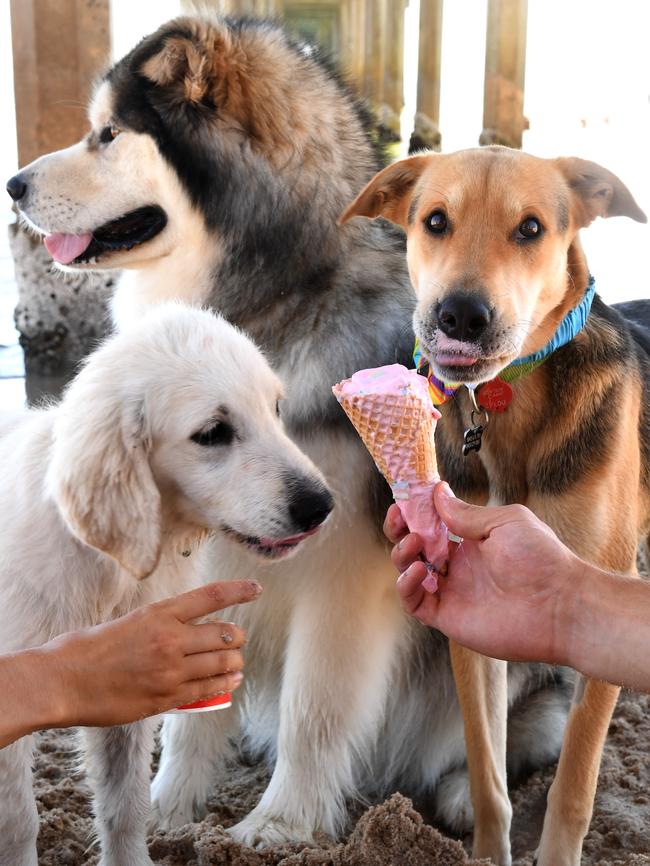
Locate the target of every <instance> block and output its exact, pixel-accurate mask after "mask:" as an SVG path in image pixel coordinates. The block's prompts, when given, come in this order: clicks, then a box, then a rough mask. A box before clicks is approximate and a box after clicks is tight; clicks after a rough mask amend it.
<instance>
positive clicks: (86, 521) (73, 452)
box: [48, 395, 161, 580]
mask: <svg viewBox="0 0 650 866" xmlns="http://www.w3.org/2000/svg"><path fill="white" fill-rule="evenodd" d="M71 396H72V395H71ZM70 404H72V405H70ZM81 404H82V401H81V400H74V401H73V400H68V399H66V400H64V402H63V404H62V405H61V407H60V410H59V412H60V414H59V417H58V418H57V419H56V422H55V426H54V442H53V449H52V459H51V461H50V467H49V470H48V486H49V489H50V491H51V493H52V494H53V496H54V499H55V500H56V502H57V505H58V507H59V510H60V512H61V514H62V516H63V518H64V519H65V521H66V523H67V524H68V526H69V528H70V530H71V531H72V532H73V533H74V535H76V536H77V538H79V539H80V540H81V541H83V542H84V543H85V544H87V545H89V546H90V547H94V548H96V549H97V550H101V551H102V552H103V553H106V554H108V555H109V556H110V557H112V558H113V559H115V560H116V561H117V562H119V564H120V565H121V566H122V567H123V568H125V569H127V570H128V571H129V572H131V574H133V575H134V577H136V578H137V579H138V580H141V579H142V578H144V577H147V576H148V575H149V574H151V572H152V571H153V570H154V568H155V567H156V564H157V563H158V559H159V556H160V545H161V527H160V522H161V514H160V492H159V491H158V487H157V485H156V483H155V481H154V478H153V475H152V473H151V469H150V467H149V454H148V443H147V441H146V438H145V436H144V431H143V425H142V422H141V419H139V418H138V417H136V416H135V415H134V417H132V418H130V419H122V420H120V417H119V412H110V411H102V412H101V414H96V415H94V414H93V407H92V404H90V406H89V408H86V411H85V412H84V408H85V407H84V406H83V405H81ZM104 408H107V407H104ZM75 409H81V414H80V413H79V412H78V411H75Z"/></svg>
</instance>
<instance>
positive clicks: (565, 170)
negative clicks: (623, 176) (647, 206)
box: [556, 157, 648, 226]
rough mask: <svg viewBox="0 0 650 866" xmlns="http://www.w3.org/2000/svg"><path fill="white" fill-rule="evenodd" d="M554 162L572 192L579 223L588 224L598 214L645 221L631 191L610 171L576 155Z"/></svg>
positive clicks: (645, 218)
mask: <svg viewBox="0 0 650 866" xmlns="http://www.w3.org/2000/svg"><path fill="white" fill-rule="evenodd" d="M556 164H557V166H558V167H559V169H560V171H561V172H562V174H563V175H564V177H565V178H566V180H567V182H568V184H569V186H570V187H571V189H572V191H573V194H574V197H575V202H576V205H577V208H576V218H577V221H578V223H579V225H582V226H587V225H589V223H590V222H592V220H594V219H596V217H599V216H600V217H614V216H627V217H630V218H631V219H633V220H636V221H637V222H640V223H645V222H647V221H648V219H647V217H646V215H645V214H644V212H643V211H642V210H641V208H640V207H639V205H638V204H637V203H636V201H635V200H634V198H633V196H632V193H631V192H630V191H629V189H628V188H627V187H626V186H625V184H624V183H623V181H621V180H620V179H619V178H618V177H616V175H615V174H613V173H612V172H611V171H608V170H607V169H606V168H603V167H602V166H601V165H598V163H596V162H590V161H589V160H586V159H579V158H578V157H560V158H559V159H557V160H556Z"/></svg>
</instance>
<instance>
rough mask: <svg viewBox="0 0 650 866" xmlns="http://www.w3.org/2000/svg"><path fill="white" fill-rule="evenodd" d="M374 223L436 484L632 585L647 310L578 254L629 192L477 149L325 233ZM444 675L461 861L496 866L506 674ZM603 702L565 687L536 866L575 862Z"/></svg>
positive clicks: (468, 667)
mask: <svg viewBox="0 0 650 866" xmlns="http://www.w3.org/2000/svg"><path fill="white" fill-rule="evenodd" d="M380 215H381V216H384V217H387V218H388V219H390V220H392V221H393V222H396V223H398V224H400V225H401V226H403V227H404V228H405V229H406V232H407V244H408V264H409V270H410V275H411V280H412V283H413V285H414V287H415V290H416V294H417V297H418V305H417V310H416V313H415V318H414V321H415V330H416V333H417V336H418V338H419V340H420V343H421V347H422V352H423V354H424V356H425V357H426V359H427V360H428V361H429V362H430V366H431V371H432V374H433V376H434V384H436V383H437V385H438V387H439V389H440V392H441V399H442V400H444V399H445V395H444V391H445V388H446V390H447V395H446V396H447V397H449V396H450V395H452V394H453V397H454V399H447V400H446V402H445V404H444V406H443V407H442V411H443V421H442V422H441V423H440V424H439V425H438V431H439V437H438V439H437V443H436V445H437V450H438V456H439V460H440V464H441V472H442V474H443V476H444V477H445V478H446V479H447V480H448V481H449V482H450V484H451V485H452V487H453V488H454V489H455V490H456V491H457V492H458V494H459V495H462V496H463V497H466V498H470V499H473V500H474V501H476V502H488V501H489V502H491V503H492V504H498V503H503V504H505V503H525V504H526V505H527V506H529V507H530V508H532V510H533V511H535V513H536V514H538V515H539V516H540V517H541V518H542V519H543V520H545V521H546V522H547V523H549V524H550V525H551V526H552V527H553V528H554V529H555V531H556V532H557V533H558V535H559V536H560V537H561V538H562V539H563V540H564V541H565V542H566V543H567V544H569V545H570V546H571V547H572V548H573V549H574V550H575V551H576V552H577V553H578V554H579V555H580V556H582V557H584V558H585V559H588V560H590V561H592V562H594V563H596V564H598V565H600V566H603V567H604V568H607V569H609V570H611V571H617V572H626V573H633V572H634V571H635V553H636V547H637V540H638V538H639V536H640V535H645V534H647V532H648V529H649V527H650V498H649V497H650V449H649V445H648V437H647V435H645V431H646V430H647V429H648V422H649V421H650V392H649V390H648V381H649V377H650V360H649V357H650V356H649V355H648V350H649V348H650V344H649V343H648V342H647V339H646V338H645V336H644V334H643V329H642V328H639V327H638V320H639V319H643V317H644V315H645V314H646V312H647V310H646V308H645V305H644V303H643V302H637V303H635V304H629V305H622V307H621V312H619V311H618V310H616V309H614V308H611V307H608V306H607V305H606V304H604V303H603V302H602V301H601V300H600V299H599V298H598V296H597V295H596V296H595V297H594V293H593V284H592V282H591V280H590V276H589V271H588V269H587V263H586V260H585V256H584V253H583V251H582V248H581V245H580V240H579V230H580V229H581V228H583V227H585V226H587V225H589V223H591V222H592V220H593V219H594V218H595V217H597V216H602V217H611V216H628V217H631V218H632V219H635V220H637V221H639V222H645V221H646V217H645V215H644V214H643V212H642V211H641V210H640V208H639V207H638V205H637V204H636V202H635V201H634V199H633V198H632V196H631V194H630V192H629V191H628V190H627V188H626V187H625V186H624V185H623V184H622V183H621V181H620V180H619V179H618V178H617V177H615V176H614V175H613V174H611V172H609V171H607V170H605V169H604V168H601V167H600V166H598V165H596V164H594V163H591V162H586V161H584V160H581V159H572V158H561V159H554V160H547V159H538V158H535V157H532V156H528V155H526V154H523V153H520V152H518V151H513V150H508V149H506V148H498V147H490V148H485V149H481V150H468V151H463V152H460V153H455V154H450V155H441V156H438V155H432V154H430V155H420V156H415V157H412V158H411V159H407V160H404V161H402V162H398V163H396V164H394V165H392V166H390V167H389V168H387V169H384V171H382V172H380V173H379V174H378V175H377V176H376V177H375V178H374V179H373V180H372V181H371V182H370V183H369V184H368V186H367V187H366V188H365V189H364V190H363V192H362V193H361V194H360V195H359V197H358V198H357V199H356V201H355V202H354V203H353V204H352V205H350V207H349V208H348V209H347V210H346V211H345V213H344V215H343V218H342V221H343V222H345V221H346V220H348V219H349V218H350V217H353V216H366V217H376V216H380ZM592 298H593V303H592ZM647 307H650V304H648V305H647ZM625 316H627V317H628V318H629V319H631V320H632V321H628V320H627V319H626V318H625ZM586 317H587V318H586ZM585 318H586V323H585ZM634 319H637V323H635V322H634V321H633V320H634ZM583 326H584V327H583ZM522 360H523V361H525V363H523V364H522V363H521V362H522ZM513 362H514V364H513ZM499 374H501V377H502V378H503V380H506V382H507V387H506V388H505V389H503V390H502V394H503V393H505V394H506V398H505V400H504V401H503V402H502V405H500V406H499V407H498V408H499V409H501V410H505V411H500V412H498V413H493V414H491V415H490V417H489V423H487V426H486V418H485V416H484V415H483V413H482V407H481V403H482V402H485V403H490V402H493V401H494V398H495V393H496V391H495V387H497V386H498V387H499V388H501V387H502V386H501V385H500V384H498V385H497V386H495V387H492V388H488V390H487V391H484V392H482V390H481V388H480V387H474V386H477V385H478V386H480V383H487V382H488V381H490V380H494V379H495V377H497V376H498V375H499ZM451 383H453V384H451ZM463 384H465V385H470V386H472V387H467V388H466V387H462V385H463ZM472 389H473V390H472ZM472 393H473V394H474V395H475V397H476V399H477V402H478V404H479V405H478V408H475V412H474V421H473V422H472V420H471V418H472V408H473V406H472V403H471V402H470V397H471V394H472ZM482 393H483V394H484V395H485V399H484V400H482V396H481V395H482ZM508 400H510V401H511V402H509V403H508ZM497 402H498V401H497ZM479 427H484V428H485V429H484V431H483V433H482V436H481V431H480V430H478V428H479ZM465 428H470V429H471V428H473V430H474V432H475V434H476V435H474V436H473V442H472V441H468V440H467V437H466V438H465V441H464V430H465ZM469 438H470V439H472V436H470V437H469ZM479 441H480V446H481V447H480V450H478V451H476V450H474V451H472V450H470V448H471V446H472V445H474V446H476V445H478V444H479ZM468 446H469V447H468ZM464 450H465V452H467V456H465V455H464V453H463V451H464ZM452 661H453V666H454V673H455V678H456V683H457V687H458V691H459V695H460V700H461V704H462V710H463V717H464V723H465V736H466V741H467V750H468V760H469V766H470V780H471V792H472V801H473V805H474V813H475V835H474V854H475V856H478V857H491V858H492V859H493V860H494V861H495V862H497V863H500V864H507V863H510V844H509V827H510V817H511V807H510V804H509V800H508V793H507V787H506V778H505V746H506V691H507V689H506V666H505V664H504V663H503V662H499V661H493V660H490V659H486V658H482V657H480V656H478V655H476V654H474V653H472V652H470V651H468V650H464V649H462V648H460V647H458V646H453V648H452ZM618 692H619V689H618V687H616V686H613V685H609V684H607V683H602V682H596V681H593V680H588V681H583V682H580V683H579V685H578V687H577V690H576V695H575V697H574V702H573V706H572V709H571V714H570V717H569V722H568V726H567V731H566V735H565V739H564V745H563V749H562V754H561V757H560V763H559V767H558V771H557V775H556V778H555V781H554V783H553V785H552V787H551V789H550V792H549V797H548V808H547V813H546V818H545V821H544V829H543V833H542V839H541V844H540V847H539V850H538V863H539V866H577V864H579V862H580V854H581V849H582V842H583V838H584V836H585V833H586V832H587V829H588V827H589V821H590V818H591V811H592V805H593V797H594V792H595V788H596V781H597V777H598V768H599V764H600V756H601V751H602V748H603V743H604V739H605V735H606V733H607V728H608V725H609V720H610V716H611V713H612V710H613V708H614V705H615V703H616V699H617V697H618Z"/></svg>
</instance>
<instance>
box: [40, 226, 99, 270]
mask: <svg viewBox="0 0 650 866" xmlns="http://www.w3.org/2000/svg"><path fill="white" fill-rule="evenodd" d="M92 239H93V236H92V235H91V234H90V233H88V234H85V235H64V234H53V235H46V237H45V240H44V241H43V243H44V244H45V249H46V250H47V251H48V253H49V254H50V255H51V256H52V258H53V259H54V261H55V262H58V263H59V264H60V265H69V264H70V262H73V261H74V260H75V259H76V258H77V256H80V255H81V254H82V253H83V251H84V250H86V249H88V247H89V245H90V242H91V240H92Z"/></svg>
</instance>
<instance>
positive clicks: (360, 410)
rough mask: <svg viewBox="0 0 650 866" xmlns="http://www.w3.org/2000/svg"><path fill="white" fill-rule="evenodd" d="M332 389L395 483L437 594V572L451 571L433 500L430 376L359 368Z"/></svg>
mask: <svg viewBox="0 0 650 866" xmlns="http://www.w3.org/2000/svg"><path fill="white" fill-rule="evenodd" d="M332 390H333V392H334V395H335V397H336V399H337V400H338V401H339V403H340V404H341V406H342V407H343V409H344V410H345V412H346V414H347V416H348V417H349V419H350V420H351V421H352V423H353V424H354V426H355V428H356V430H357V432H358V433H359V435H360V436H361V438H362V439H363V442H364V445H365V446H366V448H367V449H368V451H369V452H370V453H371V455H372V457H373V459H374V461H375V463H376V464H377V467H378V468H379V471H380V472H381V473H382V475H383V476H384V478H385V479H386V481H388V483H389V484H390V486H391V489H392V491H393V497H394V498H395V501H396V502H397V505H398V506H399V509H400V511H401V512H402V516H403V518H404V520H405V522H406V525H407V526H408V528H409V530H410V531H411V532H417V534H418V535H419V536H420V537H421V538H422V540H423V542H424V553H425V556H426V558H427V561H428V562H429V563H430V565H431V567H432V568H433V572H434V574H431V575H430V576H429V577H427V578H426V580H425V582H424V585H425V588H426V589H428V590H429V591H430V592H435V591H436V589H437V580H436V577H435V574H446V571H447V556H448V539H447V528H446V527H445V525H444V524H443V522H442V521H441V519H440V517H439V515H438V513H437V511H436V510H435V507H434V504H433V486H434V484H435V483H436V482H437V481H439V480H440V476H439V475H438V467H437V464H436V454H435V448H434V442H433V434H434V431H435V428H436V422H437V421H438V419H439V418H440V413H439V412H438V411H437V409H435V408H434V406H433V405H432V403H431V399H430V397H429V385H428V382H427V380H426V379H425V378H424V377H423V376H419V375H418V374H417V372H416V371H415V370H407V369H406V367H402V366H401V365H400V364H391V365H389V366H386V367H376V368H374V369H370V370H360V371H359V372H358V373H355V374H354V375H353V376H352V378H351V379H345V380H344V381H343V382H340V383H339V384H338V385H335V386H334V387H333V388H332Z"/></svg>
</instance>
